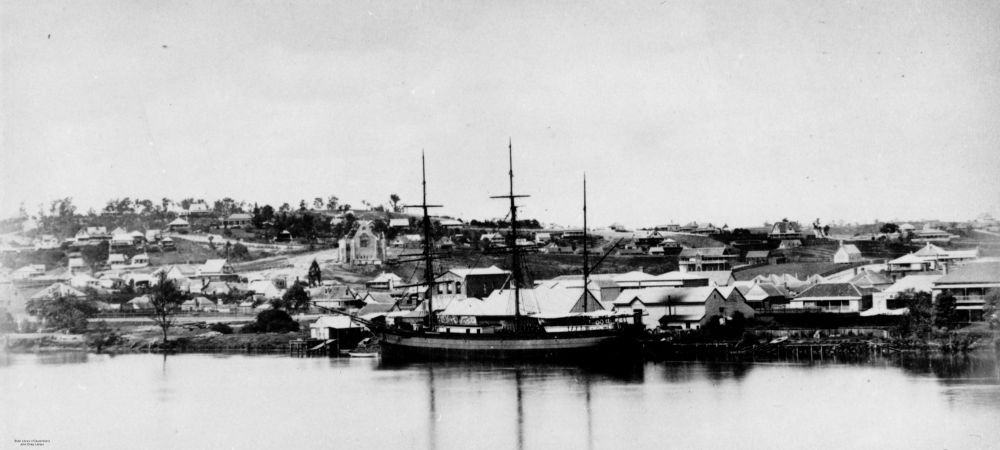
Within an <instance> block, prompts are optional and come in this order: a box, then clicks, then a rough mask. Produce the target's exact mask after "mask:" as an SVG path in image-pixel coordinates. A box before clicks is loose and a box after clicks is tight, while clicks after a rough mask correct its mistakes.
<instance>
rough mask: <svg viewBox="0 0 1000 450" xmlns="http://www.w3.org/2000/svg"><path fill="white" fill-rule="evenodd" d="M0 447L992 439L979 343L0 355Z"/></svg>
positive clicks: (934, 444) (992, 369)
mask: <svg viewBox="0 0 1000 450" xmlns="http://www.w3.org/2000/svg"><path fill="white" fill-rule="evenodd" d="M0 439H2V440H0V448H7V447H16V446H17V445H18V442H17V441H15V440H20V441H25V440H44V441H47V442H43V444H45V446H44V448H73V449H76V448H101V449H107V448H123V449H124V448H184V449H188V448H206V449H209V448H211V449H217V448H234V449H250V448H255V449H256V448H268V449H283V448H293V449H304V448H386V449H400V448H415V449H465V448H487V449H489V448H496V449H522V448H524V449H550V448H559V449H578V448H580V449H624V448H726V449H734V448H775V447H780V448H1000V368H998V365H997V360H996V358H995V357H989V358H961V359H911V360H892V361H890V360H879V361H876V362H868V363H864V364H835V363H820V364H796V363H783V362H782V363H714V362H713V363H706V362H658V363H642V364H637V365H635V366H634V367H627V368H623V369H619V370H614V371H597V370H590V369H581V368H579V367H574V366H562V365H552V366H539V365H514V364H506V365H502V364H501V365H482V364H413V365H387V364H385V363H382V362H380V361H379V360H377V359H324V358H313V359H297V358H288V357H284V356H244V355H201V354H185V355H171V356H167V357H164V356H162V355H122V356H114V357H112V356H107V355H95V354H83V353H59V354H48V355H10V354H0Z"/></svg>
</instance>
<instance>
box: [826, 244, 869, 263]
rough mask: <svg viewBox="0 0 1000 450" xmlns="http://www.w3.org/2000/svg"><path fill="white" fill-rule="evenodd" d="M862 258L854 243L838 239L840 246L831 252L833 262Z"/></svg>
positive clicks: (845, 261)
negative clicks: (834, 251) (846, 242)
mask: <svg viewBox="0 0 1000 450" xmlns="http://www.w3.org/2000/svg"><path fill="white" fill-rule="evenodd" d="M864 259H865V258H864V256H861V250H858V247H857V246H855V245H854V244H845V243H844V241H840V247H838V248H837V251H836V253H834V254H833V262H834V263H837V264H848V263H854V262H859V261H863V260H864Z"/></svg>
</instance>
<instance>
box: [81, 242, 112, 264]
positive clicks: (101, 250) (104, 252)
mask: <svg viewBox="0 0 1000 450" xmlns="http://www.w3.org/2000/svg"><path fill="white" fill-rule="evenodd" d="M109 248H110V245H109V244H108V241H101V242H98V243H97V244H95V245H88V246H85V247H83V248H82V249H80V255H81V256H83V260H84V262H86V263H87V264H89V265H90V266H91V267H93V266H96V265H99V264H103V263H104V262H105V261H107V260H108V249H109Z"/></svg>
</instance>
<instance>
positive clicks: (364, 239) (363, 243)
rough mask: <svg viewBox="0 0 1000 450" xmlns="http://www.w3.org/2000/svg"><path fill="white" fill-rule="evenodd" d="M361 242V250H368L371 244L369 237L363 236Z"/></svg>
mask: <svg viewBox="0 0 1000 450" xmlns="http://www.w3.org/2000/svg"><path fill="white" fill-rule="evenodd" d="M359 242H360V245H361V248H366V247H368V244H370V243H371V239H369V238H368V236H361V239H360V240H359Z"/></svg>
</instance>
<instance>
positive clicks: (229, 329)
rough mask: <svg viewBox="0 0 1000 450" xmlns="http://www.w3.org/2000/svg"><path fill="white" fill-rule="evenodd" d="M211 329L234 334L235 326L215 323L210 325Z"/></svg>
mask: <svg viewBox="0 0 1000 450" xmlns="http://www.w3.org/2000/svg"><path fill="white" fill-rule="evenodd" d="M208 329H209V330H212V331H217V332H219V333H222V334H233V327H231V326H229V325H226V324H224V323H221V322H220V323H213V324H211V325H209V326H208Z"/></svg>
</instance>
